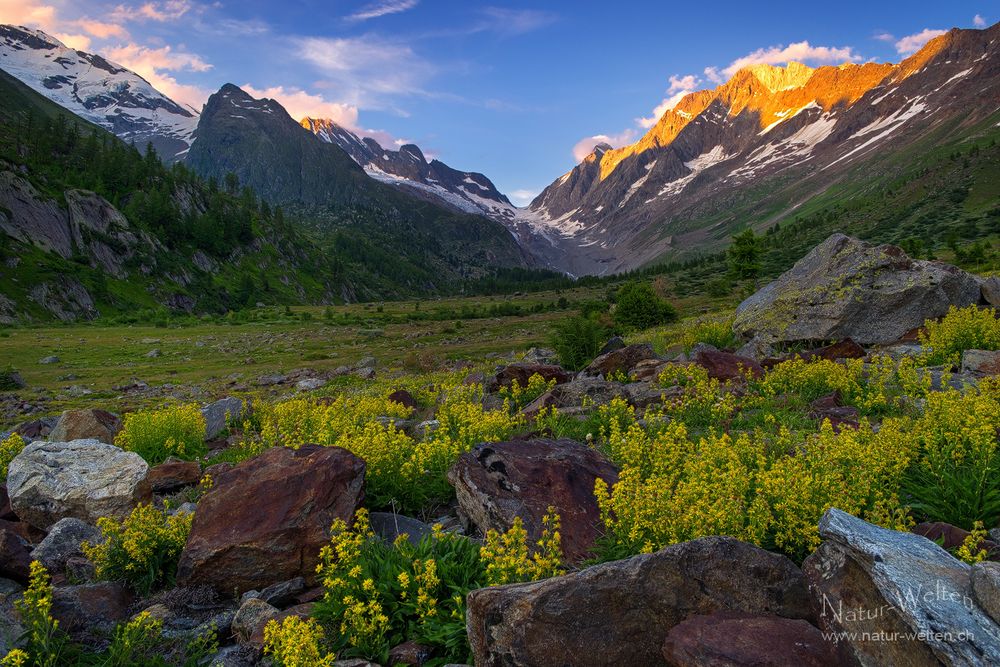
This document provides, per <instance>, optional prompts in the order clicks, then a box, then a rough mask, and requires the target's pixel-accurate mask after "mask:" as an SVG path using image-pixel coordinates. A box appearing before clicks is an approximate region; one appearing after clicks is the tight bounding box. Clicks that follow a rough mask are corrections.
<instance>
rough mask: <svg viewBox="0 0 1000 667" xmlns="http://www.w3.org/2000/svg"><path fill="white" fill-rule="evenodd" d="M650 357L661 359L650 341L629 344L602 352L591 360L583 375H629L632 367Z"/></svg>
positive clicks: (602, 376)
mask: <svg viewBox="0 0 1000 667" xmlns="http://www.w3.org/2000/svg"><path fill="white" fill-rule="evenodd" d="M648 359H659V357H657V356H656V353H655V352H654V351H653V346H652V345H650V344H649V343H641V344H636V345H627V346H625V347H623V348H619V349H617V350H612V351H611V352H608V353H606V354H602V355H600V356H599V357H597V358H596V359H594V360H593V361H591V362H590V365H589V366H587V367H586V368H585V369H583V375H584V376H585V377H598V378H610V377H612V376H615V375H618V374H622V375H625V376H628V374H629V373H630V372H631V371H632V369H633V368H635V367H636V366H638V365H639V362H642V361H646V360H648Z"/></svg>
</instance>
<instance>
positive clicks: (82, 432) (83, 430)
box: [49, 409, 122, 445]
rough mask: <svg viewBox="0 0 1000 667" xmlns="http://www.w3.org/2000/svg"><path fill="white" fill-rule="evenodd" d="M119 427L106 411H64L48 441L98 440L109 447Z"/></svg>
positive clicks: (115, 418) (116, 419)
mask: <svg viewBox="0 0 1000 667" xmlns="http://www.w3.org/2000/svg"><path fill="white" fill-rule="evenodd" d="M121 427H122V422H121V420H120V419H119V418H118V417H117V416H116V415H114V414H112V413H110V412H107V411H106V410H94V409H85V410H66V411H65V412H63V413H62V416H61V417H60V418H59V423H58V424H56V427H55V428H54V429H52V432H51V433H50V434H49V440H52V441H53V442H69V441H71V440H99V441H100V442H106V443H108V444H109V445H110V444H114V441H115V436H116V435H118V431H120V430H121Z"/></svg>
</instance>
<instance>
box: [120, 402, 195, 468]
mask: <svg viewBox="0 0 1000 667" xmlns="http://www.w3.org/2000/svg"><path fill="white" fill-rule="evenodd" d="M115 444H116V445H118V446H119V447H121V448H122V449H124V450H126V451H129V452H135V453H136V454H138V455H139V456H141V457H142V458H143V459H145V460H146V462H147V463H149V464H150V465H156V464H158V463H163V462H164V461H165V460H166V459H167V458H168V457H170V456H175V457H178V458H181V459H186V460H196V459H199V458H201V457H203V456H205V455H206V454H207V453H208V447H207V446H206V445H205V418H204V417H203V416H202V414H201V410H199V409H198V406H196V405H175V406H170V407H166V408H163V409H161V410H140V411H138V412H130V413H129V414H127V415H125V420H124V422H123V424H122V430H121V431H120V432H119V433H118V435H117V436H116V437H115Z"/></svg>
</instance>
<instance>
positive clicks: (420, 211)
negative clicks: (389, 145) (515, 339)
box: [186, 84, 530, 290]
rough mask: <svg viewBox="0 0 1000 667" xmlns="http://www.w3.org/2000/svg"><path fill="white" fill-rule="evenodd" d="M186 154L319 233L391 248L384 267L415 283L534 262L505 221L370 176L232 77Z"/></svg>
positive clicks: (203, 170) (431, 285)
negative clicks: (459, 210) (355, 236)
mask: <svg viewBox="0 0 1000 667" xmlns="http://www.w3.org/2000/svg"><path fill="white" fill-rule="evenodd" d="M373 143H374V142H373ZM376 145H377V144H376ZM401 153H403V152H401ZM386 155H388V153H386ZM403 155H404V156H405V155H411V156H412V161H413V162H414V164H415V165H416V164H417V163H418V159H417V157H416V156H415V155H412V154H411V153H408V152H406V153H403ZM421 158H422V156H421ZM186 163H187V164H188V165H190V166H191V167H192V168H193V169H194V170H195V171H196V172H197V173H199V174H201V175H203V176H206V177H213V178H216V179H217V180H218V181H220V182H221V181H223V180H224V179H225V178H226V176H227V175H228V174H234V175H235V176H236V177H237V178H238V180H239V183H240V184H241V185H244V186H248V187H250V188H252V189H253V190H254V191H255V192H257V193H258V194H259V195H260V196H261V197H263V198H264V199H265V200H267V201H268V202H270V203H271V204H279V205H282V206H284V207H285V209H286V211H288V212H290V213H291V214H292V215H293V217H294V218H295V219H296V220H298V221H299V222H301V223H302V224H304V225H307V226H309V227H310V228H312V229H314V230H315V231H316V232H317V233H318V234H320V235H321V236H324V235H325V236H326V237H327V238H329V237H330V236H331V235H336V234H337V233H342V232H344V231H345V230H350V231H351V233H352V234H359V235H362V236H364V237H365V238H366V239H367V240H368V242H369V244H370V245H371V246H372V248H371V252H373V253H375V252H376V249H377V254H378V256H379V257H380V258H381V257H384V260H380V261H381V264H382V266H381V269H382V270H383V271H385V272H387V273H390V274H394V275H395V276H396V278H397V279H398V280H399V281H400V282H401V283H402V284H405V285H410V286H411V287H412V286H420V287H421V289H425V290H428V289H431V290H433V289H436V288H439V287H441V286H443V285H446V284H448V283H453V282H454V281H456V280H462V279H467V278H474V277H477V276H482V275H485V274H488V273H490V272H491V271H493V270H495V269H497V268H500V267H523V266H527V265H528V264H529V263H530V262H529V260H528V258H527V256H526V254H525V253H524V252H523V251H522V250H521V248H520V247H519V246H518V245H517V242H516V240H515V239H514V237H513V236H512V235H511V233H510V232H509V231H508V230H507V229H506V228H504V227H503V225H501V224H500V223H498V222H495V221H493V220H490V219H487V218H485V217H483V216H482V215H468V214H462V213H457V212H455V210H454V207H452V208H449V209H446V208H443V207H442V206H441V205H440V203H439V202H438V200H437V199H434V201H427V200H426V198H420V199H418V198H416V197H413V196H411V195H410V194H409V193H408V192H401V191H400V190H399V189H397V188H395V187H391V186H389V185H386V184H385V183H382V182H380V181H378V180H375V179H372V178H370V177H369V176H368V175H367V174H366V173H365V171H364V170H363V169H362V168H361V166H359V164H358V163H357V162H356V161H355V160H354V159H352V158H351V156H350V155H348V153H347V152H345V151H344V150H343V149H342V148H341V147H340V145H339V143H330V142H328V141H325V140H322V139H320V138H319V137H317V136H316V135H314V134H313V133H312V132H310V131H309V130H307V129H306V128H304V127H302V126H301V125H300V124H299V123H297V122H296V121H294V120H293V119H292V118H291V117H290V116H289V115H288V113H287V112H286V111H285V109H284V108H283V107H282V106H281V105H280V104H278V103H277V102H276V101H274V100H268V99H264V100H258V99H254V98H253V97H251V96H250V95H248V94H247V93H246V92H244V91H243V90H241V89H240V88H238V87H237V86H234V85H232V84H226V85H225V86H223V87H222V88H221V89H220V90H219V91H218V92H217V93H215V94H214V95H212V96H211V97H210V98H209V100H208V102H207V103H206V104H205V108H204V110H203V111H202V114H201V118H200V121H199V124H198V129H197V133H196V139H195V141H194V143H193V144H192V145H191V150H190V151H189V153H188V155H187V158H186Z"/></svg>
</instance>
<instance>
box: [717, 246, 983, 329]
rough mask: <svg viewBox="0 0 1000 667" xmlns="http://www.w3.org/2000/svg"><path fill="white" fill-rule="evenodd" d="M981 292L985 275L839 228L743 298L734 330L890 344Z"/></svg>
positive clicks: (964, 303) (966, 302)
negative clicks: (871, 241)
mask: <svg viewBox="0 0 1000 667" xmlns="http://www.w3.org/2000/svg"><path fill="white" fill-rule="evenodd" d="M979 293H980V286H979V279H978V278H976V277H975V276H973V275H971V274H969V273H966V272H965V271H962V270H961V269H958V268H956V267H954V266H950V265H948V264H942V263H940V262H929V261H922V260H913V259H910V258H909V257H907V256H906V253H904V252H903V251H902V250H901V249H899V248H897V247H896V246H892V245H880V246H874V245H871V244H869V243H865V242H864V241H859V240H858V239H854V238H850V237H848V236H844V235H843V234H834V235H833V236H831V237H830V238H828V239H827V240H826V241H824V242H823V243H821V244H820V245H818V246H816V247H815V248H814V249H813V250H812V252H810V253H809V254H808V255H806V256H805V257H803V258H802V259H801V260H799V261H798V262H797V263H796V264H795V266H793V267H792V268H791V269H789V270H788V271H786V272H785V273H783V274H782V275H781V276H780V277H779V278H778V279H777V280H775V281H774V282H772V283H771V284H769V285H767V286H766V287H764V288H763V289H762V290H760V291H759V292H757V293H756V294H754V295H753V296H751V297H750V298H748V299H747V300H746V301H744V302H743V303H741V304H740V305H739V307H738V308H737V309H736V319H735V321H734V323H733V329H734V331H735V332H736V334H737V335H739V336H741V337H743V338H745V339H750V338H757V339H759V340H762V341H766V342H771V343H774V342H794V341H827V340H840V339H843V338H851V339H853V340H854V341H855V342H857V343H859V344H861V345H871V344H877V343H890V342H893V341H896V340H898V339H899V338H901V337H902V336H903V334H905V333H907V332H908V331H911V330H913V329H916V328H917V327H920V326H923V324H924V322H925V321H926V320H927V319H931V318H936V317H941V316H943V315H944V314H945V313H947V312H948V307H949V306H952V305H955V306H968V305H971V304H975V303H978V302H979Z"/></svg>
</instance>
